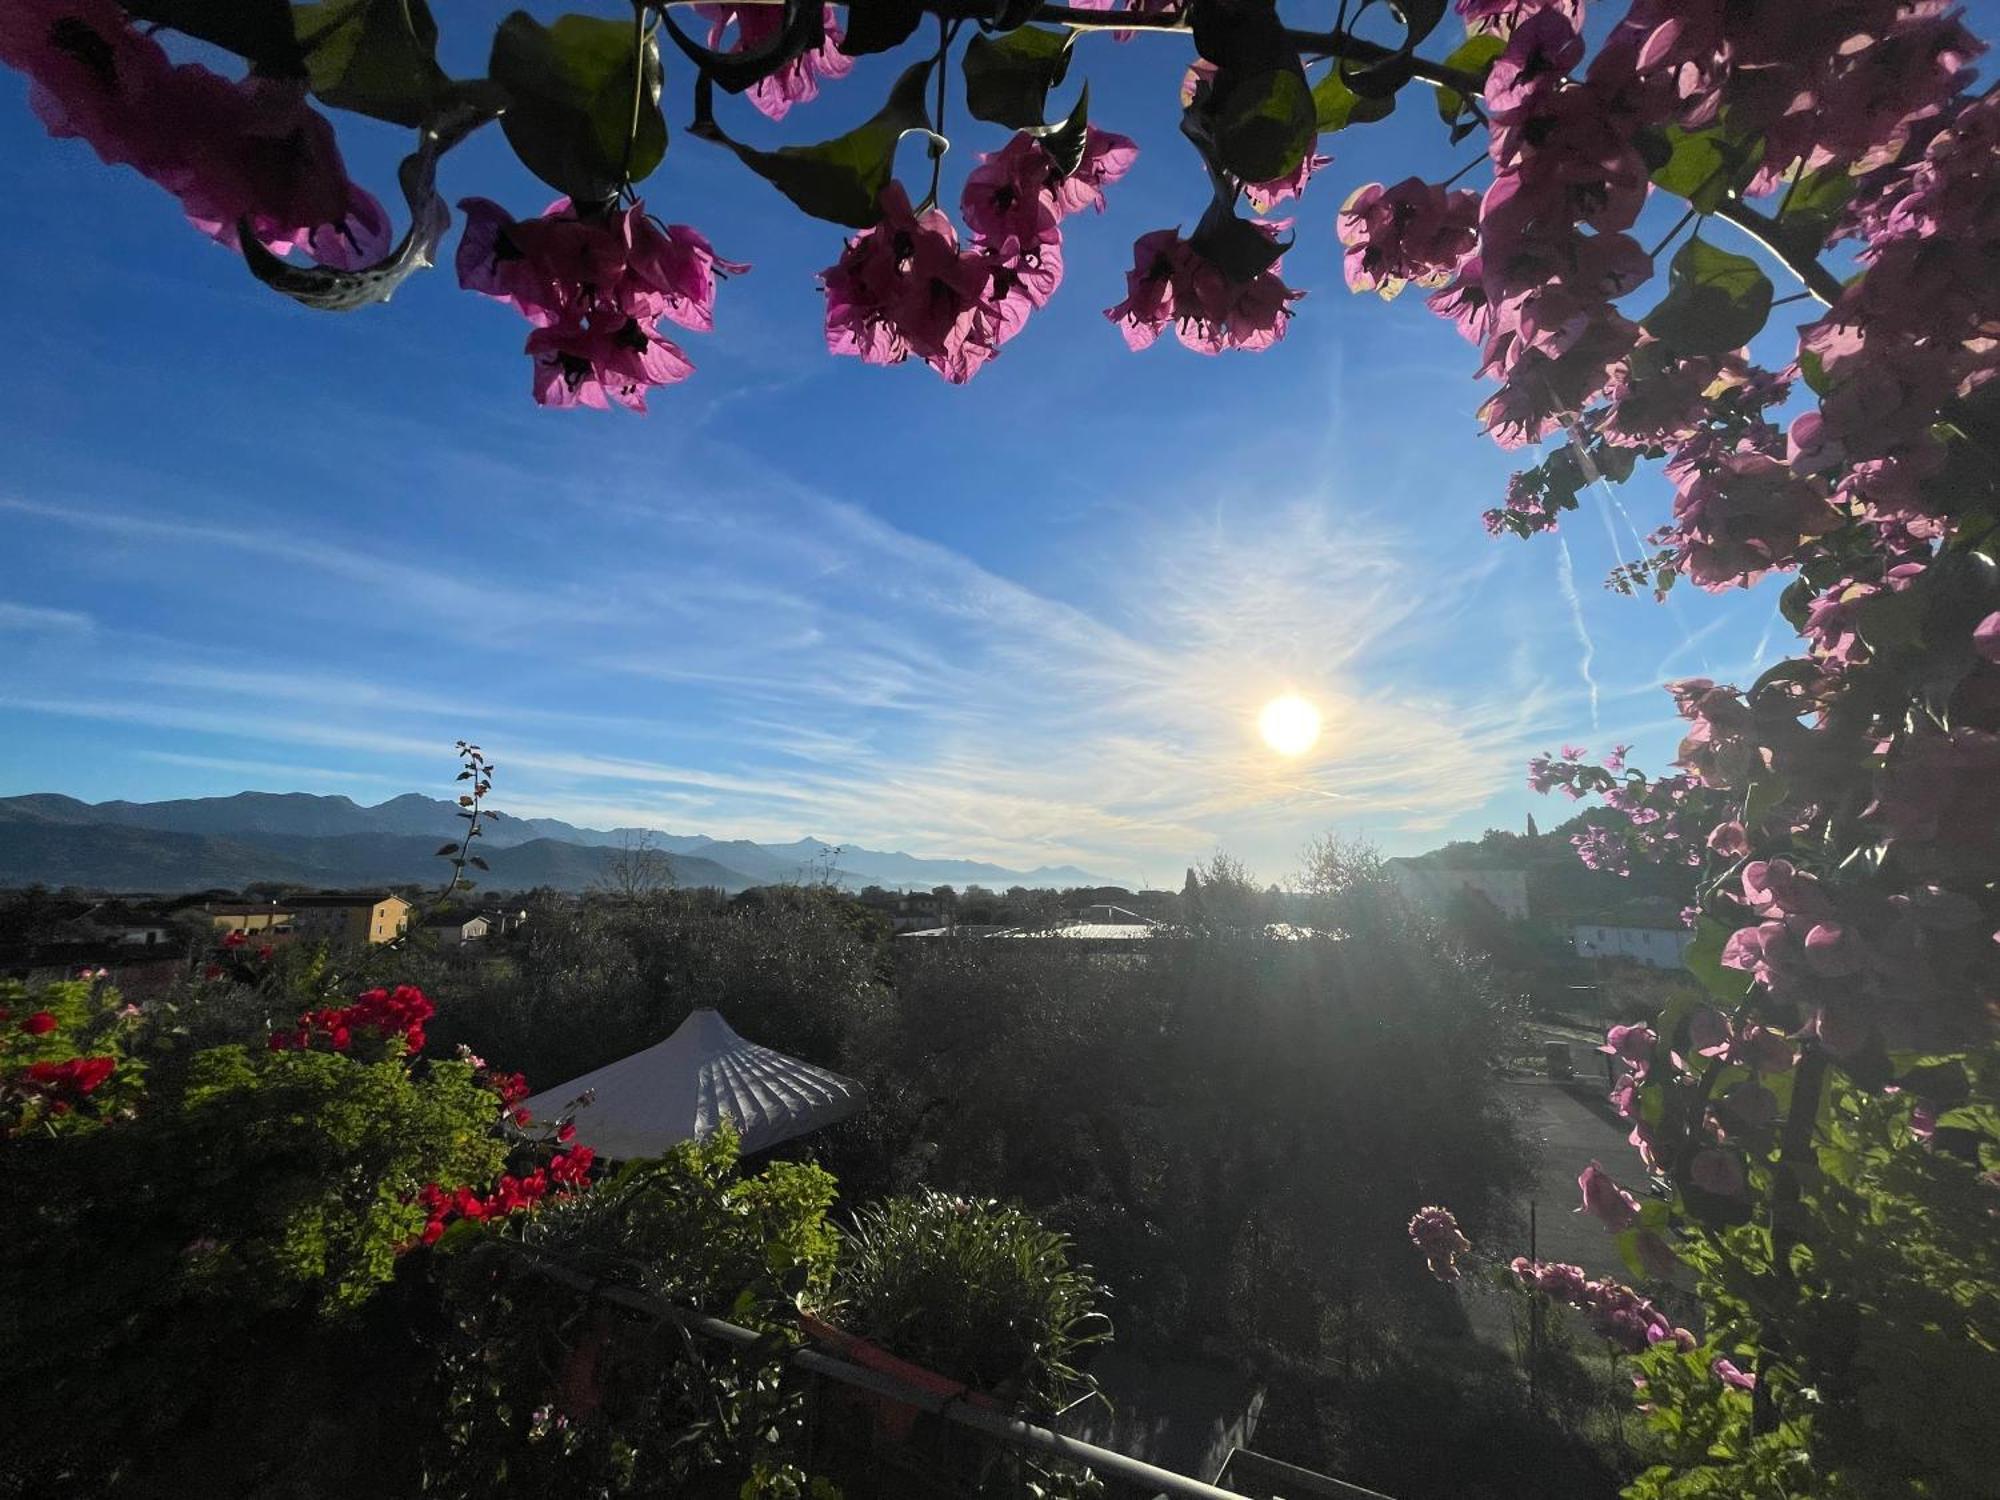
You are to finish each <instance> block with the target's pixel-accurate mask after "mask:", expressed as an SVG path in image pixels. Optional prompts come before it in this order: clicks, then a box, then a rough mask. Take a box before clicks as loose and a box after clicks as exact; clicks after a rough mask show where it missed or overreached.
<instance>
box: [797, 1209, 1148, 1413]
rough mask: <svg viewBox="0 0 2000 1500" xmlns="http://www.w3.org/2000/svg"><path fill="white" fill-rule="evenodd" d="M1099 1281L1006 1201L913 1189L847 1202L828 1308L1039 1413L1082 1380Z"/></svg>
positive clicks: (1103, 1329) (1080, 1388)
mask: <svg viewBox="0 0 2000 1500" xmlns="http://www.w3.org/2000/svg"><path fill="white" fill-rule="evenodd" d="M1104 1296H1105V1289H1104V1288H1103V1287H1101V1286H1099V1285H1098V1284H1097V1281H1096V1280H1095V1278H1093V1277H1092V1276H1091V1274H1090V1269H1089V1267H1087V1266H1079V1265H1072V1264H1071V1263H1070V1258H1069V1242H1068V1241H1067V1240H1066V1239H1065V1238H1064V1237H1063V1236H1062V1235H1060V1234H1057V1233H1056V1232H1055V1231H1053V1230H1050V1229H1045V1228H1044V1227H1043V1226H1042V1225H1041V1224H1039V1223H1038V1222H1036V1221H1035V1219H1033V1218H1032V1217H1031V1216H1029V1215H1028V1214H1027V1213H1025V1212H1024V1211H1023V1210H1021V1209H1020V1208H1018V1207H1015V1206H1013V1205H1010V1204H1004V1203H995V1202H991V1201H986V1200H979V1199H967V1198H959V1197H953V1196H951V1195H949V1194H946V1193H939V1192H930V1191H926V1192H922V1193H918V1194H916V1195H914V1196H911V1197H906V1198H890V1199H887V1200H885V1201H884V1202H881V1203H878V1204H873V1205H870V1206H868V1207H865V1208H861V1209H858V1210H856V1211H855V1214H854V1224H853V1227H852V1228H851V1229H849V1230H848V1231H847V1232H846V1234H845V1235H844V1237H843V1244H842V1248H841V1259H840V1271H839V1275H838V1278H837V1279H836V1281H835V1286H834V1297H835V1309H836V1311H835V1317H836V1319H837V1320H838V1322H839V1323H840V1324H841V1326H842V1327H843V1328H845V1329H846V1330H847V1331H848V1332H851V1333H855V1334H858V1335H860V1336H861V1337H863V1338H866V1339H869V1340H871V1341H872V1342H875V1343H878V1344H880V1345H882V1347H884V1348H886V1349H888V1350H889V1351H890V1352H891V1353H894V1354H897V1355H899V1356H901V1357H902V1358H904V1359H907V1360H909V1361H911V1362H912V1363H913V1364H918V1365H922V1366H924V1367H925V1368H926V1369H929V1370H934V1371H936V1372H937V1373H938V1374H940V1375H943V1376H945V1377H947V1378H948V1379H951V1380H956V1381H960V1382H963V1383H964V1384H966V1385H968V1386H970V1387H971V1388H972V1389H974V1390H976V1391H984V1392H987V1393H989V1394H992V1395H996V1396H999V1397H1001V1398H1002V1399H1004V1400H1007V1401H1009V1402H1012V1403H1017V1404H1019V1405H1021V1406H1023V1407H1025V1408H1026V1409H1028V1410H1030V1411H1033V1412H1038V1413H1042V1414H1047V1413H1049V1412H1053V1411H1055V1410H1056V1409H1057V1408H1059V1407H1061V1406H1063V1405H1066V1404H1067V1403H1068V1402H1070V1401H1072V1400H1075V1399H1076V1398H1077V1397H1078V1396H1079V1395H1082V1394H1084V1393H1085V1392H1087V1391H1088V1390H1090V1389H1091V1388H1092V1385H1091V1381H1090V1378H1089V1377H1088V1376H1087V1375H1086V1374H1085V1373H1084V1372H1083V1369H1082V1365H1083V1364H1084V1362H1085V1360H1086V1358H1087V1356H1088V1354H1089V1352H1090V1351H1091V1350H1092V1349H1094V1348H1095V1347H1097V1346H1098V1345H1100V1344H1103V1343H1105V1342H1107V1341H1108V1340H1109V1339H1110V1337H1111V1321H1110V1319H1109V1318H1107V1317H1106V1316H1105V1315H1104V1314H1103V1312H1101V1311H1100V1310H1099V1308H1098V1304H1099V1302H1100V1301H1102V1300H1103V1298H1104Z"/></svg>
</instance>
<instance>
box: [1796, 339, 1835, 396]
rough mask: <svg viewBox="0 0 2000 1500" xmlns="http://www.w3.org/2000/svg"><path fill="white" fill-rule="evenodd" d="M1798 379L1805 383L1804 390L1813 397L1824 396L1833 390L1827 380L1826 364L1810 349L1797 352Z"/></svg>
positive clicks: (1830, 382) (1831, 383) (1829, 381)
mask: <svg viewBox="0 0 2000 1500" xmlns="http://www.w3.org/2000/svg"><path fill="white" fill-rule="evenodd" d="M1799 378H1800V379H1801V380H1803V381H1805V383H1806V389H1807V390H1809V391H1811V392H1812V393H1813V394H1814V395H1815V396H1824V395H1825V394H1826V393H1827V392H1828V391H1830V390H1832V389H1833V382H1832V381H1831V380H1829V379H1828V378H1827V374H1826V364H1825V362H1824V361H1823V360H1821V359H1820V357H1819V355H1818V354H1816V353H1814V352H1813V351H1812V350H1810V349H1801V350H1799Z"/></svg>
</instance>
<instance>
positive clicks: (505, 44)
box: [487, 10, 667, 205]
mask: <svg viewBox="0 0 2000 1500" xmlns="http://www.w3.org/2000/svg"><path fill="white" fill-rule="evenodd" d="M635 41H636V39H635V37H634V35H633V29H632V26H631V23H630V22H628V21H616V20H612V19H610V18H608V17H598V16H584V15H572V16H560V17H558V18H557V19H556V20H555V22H554V23H553V24H551V25H548V26H544V25H542V24H541V23H540V22H539V21H537V20H535V18H534V17H532V16H530V15H529V14H528V13H527V12H526V11H519V10H517V11H515V12H514V13H513V14H512V15H510V16H508V17H507V19H506V20H505V21H503V22H501V24H500V28H499V30H497V31H496V32H494V34H493V56H492V59H491V60H490V62H489V63H488V65H487V66H488V71H489V72H490V73H491V75H492V78H493V81H494V82H495V83H497V84H499V85H500V87H501V88H503V89H504V90H506V93H507V101H508V102H507V109H506V113H504V114H503V115H501V117H500V128H501V129H502V130H504V131H505V132H506V133H507V143H508V144H509V145H510V146H512V147H513V148H514V154H515V155H516V156H518V157H520V158H521V162H522V165H524V166H525V167H527V169H528V170H529V171H531V172H533V173H534V174H535V175H536V176H537V177H539V178H541V179H542V181H544V182H546V183H548V184H549V186H551V187H553V188H555V189H556V190H557V191H558V192H561V193H566V194H568V195H569V196H570V198H571V199H573V200H574V201H575V202H577V203H578V204H580V205H591V204H597V203H602V202H605V201H606V200H608V199H609V198H611V197H612V195H613V194H615V193H616V192H617V191H618V189H619V188H620V187H621V186H622V185H623V184H625V183H626V182H628V181H629V182H638V181H641V180H643V179H644V178H645V177H647V176H648V175H650V174H651V173H652V170H653V169H654V168H655V167H657V166H658V165H659V164H660V159H661V158H662V157H663V156H665V155H666V151H667V122H666V117H665V116H663V115H662V114H661V113H660V83H661V78H662V76H663V75H662V73H661V68H660V46H659V43H658V42H657V41H656V40H654V39H653V38H651V37H648V38H647V39H646V41H645V44H644V47H643V51H640V50H635ZM635 78H636V79H638V80H639V93H640V99H639V105H638V108H637V109H636V111H635V109H634V105H633V91H634V79H635ZM635 119H636V121H637V124H638V133H637V134H636V135H634V134H633V130H632V127H633V123H634V121H635Z"/></svg>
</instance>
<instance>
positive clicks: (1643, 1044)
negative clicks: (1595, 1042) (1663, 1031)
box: [1597, 1021, 1660, 1078]
mask: <svg viewBox="0 0 2000 1500" xmlns="http://www.w3.org/2000/svg"><path fill="white" fill-rule="evenodd" d="M1659 1040H1660V1038H1659V1035H1658V1033H1656V1032H1655V1031H1654V1030H1653V1028H1652V1027H1650V1026H1648V1025H1646V1024H1645V1022H1643V1021H1640V1022H1637V1023H1635V1024H1633V1025H1630V1026H1613V1027H1612V1028H1611V1029H1610V1030H1609V1031H1607V1032H1605V1033H1604V1045H1603V1046H1601V1047H1599V1048H1598V1049H1597V1050H1598V1051H1599V1052H1602V1053H1604V1054H1605V1055H1606V1056H1608V1057H1616V1058H1619V1059H1621V1060H1622V1061H1623V1062H1624V1063H1625V1064H1626V1066H1628V1067H1630V1068H1631V1069H1632V1070H1633V1071H1634V1072H1635V1073H1637V1074H1638V1075H1639V1076H1640V1077H1642V1078H1643V1077H1644V1076H1645V1072H1646V1067H1647V1065H1648V1064H1649V1063H1651V1062H1652V1060H1653V1048H1654V1046H1655V1045H1656V1044H1657V1043H1658V1042H1659Z"/></svg>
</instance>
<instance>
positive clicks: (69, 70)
mask: <svg viewBox="0 0 2000 1500" xmlns="http://www.w3.org/2000/svg"><path fill="white" fill-rule="evenodd" d="M0 62H4V63H6V64H7V65H8V66H9V67H11V68H15V69H18V70H19V71H20V72H22V73H25V74H27V76H28V79H29V88H28V103H29V105H30V107H32V108H33V110H34V111H35V114H36V115H37V117H39V118H40V120H41V122H42V124H43V126H44V127H46V128H47V130H48V132H49V134H50V135H53V136H59V137H74V138H76V139H80V140H82V141H84V142H86V143H87V144H88V145H89V146H90V148H91V149H92V150H93V151H95V152H96V153H97V154H98V156H99V157H100V158H102V159H103V160H104V161H105V162H106V163H108V164H109V165H112V166H127V167H134V168H137V169H138V170H139V171H140V172H143V173H145V174H146V175H147V176H151V175H153V173H154V171H155V170H158V169H160V168H163V167H164V166H166V165H167V164H168V163H169V162H171V161H172V160H174V153H173V148H172V144H171V143H170V142H166V141H162V140H160V139H158V132H157V130H156V129H155V128H154V126H153V124H152V122H151V120H150V118H149V109H150V101H151V100H152V99H153V97H154V96H155V94H156V92H157V90H158V89H159V87H160V86H161V84H162V82H163V81H164V80H165V79H166V77H167V75H168V74H169V73H171V72H172V71H173V65H172V64H171V63H169V62H168V60H167V54H166V52H165V51H164V50H162V48H161V47H160V44H159V43H158V42H156V41H154V40H153V39H152V38H151V37H147V36H141V35H140V34H139V33H138V32H137V31H135V30H133V28H132V24H131V22H130V21H129V20H128V19H127V18H126V16H125V13H124V11H122V10H121V9H120V8H119V7H118V6H116V5H114V4H112V3H111V0H12V3H10V4H8V5H6V6H0Z"/></svg>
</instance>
